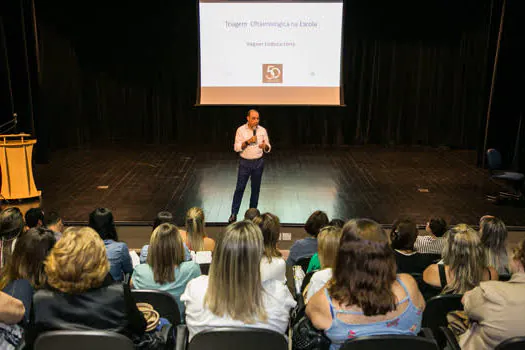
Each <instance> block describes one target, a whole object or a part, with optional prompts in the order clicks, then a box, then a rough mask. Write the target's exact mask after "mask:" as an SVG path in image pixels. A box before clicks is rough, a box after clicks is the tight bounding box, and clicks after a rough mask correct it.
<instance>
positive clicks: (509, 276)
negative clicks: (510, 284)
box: [498, 273, 512, 282]
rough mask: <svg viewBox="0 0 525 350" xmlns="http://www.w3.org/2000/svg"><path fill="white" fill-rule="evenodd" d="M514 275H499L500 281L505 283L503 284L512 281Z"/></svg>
mask: <svg viewBox="0 0 525 350" xmlns="http://www.w3.org/2000/svg"><path fill="white" fill-rule="evenodd" d="M511 277H512V275H511V274H508V273H502V274H501V275H499V278H498V279H499V280H500V281H503V282H507V281H509V280H510V279H511Z"/></svg>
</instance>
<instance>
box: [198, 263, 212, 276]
mask: <svg viewBox="0 0 525 350" xmlns="http://www.w3.org/2000/svg"><path fill="white" fill-rule="evenodd" d="M210 265H211V264H199V267H200V268H201V274H202V275H207V274H208V273H209V272H210Z"/></svg>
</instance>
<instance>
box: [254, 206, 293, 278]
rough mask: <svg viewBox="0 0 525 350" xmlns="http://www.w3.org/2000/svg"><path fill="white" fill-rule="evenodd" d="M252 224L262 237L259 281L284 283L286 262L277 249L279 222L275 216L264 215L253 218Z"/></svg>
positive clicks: (279, 230)
mask: <svg viewBox="0 0 525 350" xmlns="http://www.w3.org/2000/svg"><path fill="white" fill-rule="evenodd" d="M252 222H253V223H254V224H255V225H257V226H259V228H260V229H261V232H262V235H263V241H264V252H263V257H262V259H261V279H262V280H263V281H266V280H270V279H274V280H277V281H281V282H283V283H286V261H284V259H283V255H282V254H281V252H280V251H279V249H277V241H279V234H280V232H281V222H280V221H279V218H278V217H277V216H276V215H273V214H271V213H264V214H262V215H259V216H257V217H255V218H254V219H253V220H252Z"/></svg>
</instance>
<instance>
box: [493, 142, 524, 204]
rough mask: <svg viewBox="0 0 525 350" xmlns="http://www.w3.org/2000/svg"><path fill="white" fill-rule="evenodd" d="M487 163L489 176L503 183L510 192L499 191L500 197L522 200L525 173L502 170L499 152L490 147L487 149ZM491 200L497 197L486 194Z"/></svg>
mask: <svg viewBox="0 0 525 350" xmlns="http://www.w3.org/2000/svg"><path fill="white" fill-rule="evenodd" d="M487 163H488V166H489V170H490V178H491V179H493V180H496V181H499V182H501V183H503V185H505V186H506V187H507V188H508V189H509V190H510V192H503V191H500V192H499V196H500V197H501V198H509V199H514V200H523V194H522V193H521V188H522V187H523V182H524V180H525V175H524V174H522V173H517V172H514V171H506V170H502V169H501V168H502V160H501V154H500V153H499V152H498V151H497V150H495V149H494V148H491V149H489V150H487ZM487 197H488V198H489V199H491V200H495V199H497V198H496V197H494V196H487Z"/></svg>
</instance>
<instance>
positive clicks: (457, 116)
mask: <svg viewBox="0 0 525 350" xmlns="http://www.w3.org/2000/svg"><path fill="white" fill-rule="evenodd" d="M500 7H501V0H477V1H474V0H461V1H452V0H427V1H425V2H421V1H415V0H398V1H390V0H348V1H346V2H345V13H344V15H345V17H344V18H345V29H344V45H343V85H344V100H345V103H346V106H345V107H277V106H274V107H269V106H266V107H260V108H259V111H260V113H261V119H262V122H261V123H262V124H263V125H264V126H265V127H267V128H268V129H269V131H270V136H271V138H272V142H273V143H274V144H278V145H279V146H281V147H285V146H298V145H312V144H315V145H317V144H320V145H343V144H368V143H374V144H385V145H391V144H392V145H395V144H408V145H431V146H451V147H461V148H473V149H474V148H478V149H479V147H480V144H482V143H483V133H484V127H485V113H486V108H487V99H488V87H489V82H490V73H491V68H492V59H493V53H494V43H495V34H497V26H498V21H499V9H500ZM36 17H37V23H38V36H39V44H40V45H39V47H40V57H39V62H40V73H41V76H40V90H39V91H40V93H39V109H38V111H39V114H38V115H37V116H36V117H35V118H42V119H41V120H44V121H46V125H47V128H46V129H45V130H44V129H42V133H46V135H49V137H50V142H49V144H50V146H51V147H52V148H59V147H75V146H82V145H87V144H100V143H111V142H138V143H178V144H181V145H190V146H192V145H213V146H214V147H224V148H229V147H231V144H232V141H233V134H234V132H235V129H236V127H237V126H238V125H239V124H241V123H243V122H244V121H245V119H244V115H245V113H246V110H247V108H246V107H195V106H194V104H195V102H196V92H197V75H198V54H199V53H198V23H197V3H196V0H194V1H166V0H152V1H149V2H141V3H137V2H127V1H121V0H120V1H119V0H115V1H111V2H108V1H102V0H90V1H86V0H78V1H74V2H72V1H65V0H45V1H44V0H36ZM253 107H255V108H257V107H258V106H253ZM39 137H40V136H39Z"/></svg>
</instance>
